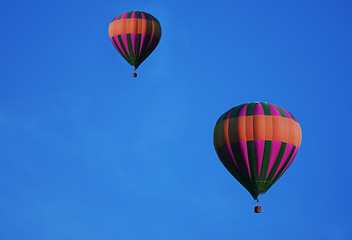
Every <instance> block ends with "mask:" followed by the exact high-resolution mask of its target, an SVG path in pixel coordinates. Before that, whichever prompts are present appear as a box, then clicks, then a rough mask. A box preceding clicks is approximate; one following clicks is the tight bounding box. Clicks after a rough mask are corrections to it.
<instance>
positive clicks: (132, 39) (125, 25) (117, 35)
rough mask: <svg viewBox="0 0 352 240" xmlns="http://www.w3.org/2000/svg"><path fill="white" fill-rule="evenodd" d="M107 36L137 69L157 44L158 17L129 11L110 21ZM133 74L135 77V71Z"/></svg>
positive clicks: (159, 32) (159, 34)
mask: <svg viewBox="0 0 352 240" xmlns="http://www.w3.org/2000/svg"><path fill="white" fill-rule="evenodd" d="M109 36H110V39H111V42H112V44H113V45H114V47H115V48H116V50H117V51H118V52H119V53H120V54H121V56H122V57H123V58H124V59H125V60H126V61H127V62H128V63H129V64H131V65H132V66H134V67H135V69H134V70H137V68H138V67H139V65H140V64H141V63H142V62H143V61H144V60H145V59H146V58H147V57H148V56H149V55H150V54H151V53H152V52H153V50H154V49H155V48H156V46H157V45H158V43H159V41H160V38H161V26H160V23H159V21H158V19H156V18H155V17H153V16H152V15H150V14H149V13H146V12H142V11H129V12H125V13H121V14H119V15H118V16H117V17H115V18H114V19H113V20H112V21H111V23H110V25H109ZM133 76H134V77H136V76H137V73H133Z"/></svg>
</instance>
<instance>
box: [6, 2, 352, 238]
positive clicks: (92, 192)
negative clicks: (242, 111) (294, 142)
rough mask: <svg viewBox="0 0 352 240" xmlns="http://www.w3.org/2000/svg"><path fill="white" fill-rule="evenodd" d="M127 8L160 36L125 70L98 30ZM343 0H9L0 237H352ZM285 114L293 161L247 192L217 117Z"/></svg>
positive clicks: (347, 32)
mask: <svg viewBox="0 0 352 240" xmlns="http://www.w3.org/2000/svg"><path fill="white" fill-rule="evenodd" d="M128 10H141V11H145V12H148V13H150V14H152V15H154V16H155V17H157V18H158V19H159V21H160V23H161V27H162V38H161V41H160V43H159V45H158V47H157V48H156V50H155V51H154V52H153V53H152V55H151V56H150V57H149V58H148V59H147V60H146V61H145V62H144V63H142V65H141V66H140V67H139V69H138V71H137V72H138V77H137V78H132V72H133V67H132V66H130V65H128V64H127V62H125V60H124V59H123V58H122V57H121V56H120V55H119V54H118V53H117V51H116V50H115V49H114V47H113V46H112V44H111V42H110V40H109V36H108V26H109V23H110V21H111V19H112V18H113V17H115V16H116V15H118V14H119V13H122V12H125V11H128ZM351 10H352V4H351V3H350V2H349V1H278V0H277V1H265V2H264V1H221V0H220V1H213V2H204V1H184V0H180V1H122V2H119V1H90V0H87V1H67V0H63V1H43V0H34V1H19V0H14V1H7V2H3V3H2V7H1V9H0V11H1V14H0V22H1V32H2V37H1V38H0V46H1V57H0V64H1V65H0V66H1V71H0V79H1V80H0V146H1V147H0V163H1V167H0V193H1V194H0V239H6V240H12V239H16V240H17V239H28V240H30V239H35V240H41V239H43V240H44V239H45V240H55V239H60V240H61V239H85V240H89V239H106V240H110V239H121V240H134V239H147V240H149V239H151V240H154V239H165V240H173V239H192V240H193V239H203V240H206V239H237V238H238V239H350V236H351V234H352V230H351V228H350V215H351V213H352V212H351V207H350V199H351V193H350V192H349V190H348V189H349V188H350V186H351V182H352V179H351V174H350V170H349V169H350V168H351V167H352V163H351V154H350V146H351V137H350V136H351V130H352V129H351V124H350V119H351V117H352V110H351V107H350V104H349V98H350V90H351V84H350V81H351V76H352V47H351V42H352V32H351V29H352V26H351V25H352V16H351ZM250 101H264V102H269V103H274V104H277V105H279V106H282V107H284V108H285V109H287V110H288V111H290V112H292V113H293V114H294V115H295V116H296V117H297V119H298V121H299V122H300V125H301V128H302V133H303V137H302V144H301V148H300V150H299V152H298V155H297V157H296V159H295V161H294V162H293V164H292V165H291V166H290V168H289V169H288V170H287V171H286V173H285V174H284V175H283V176H282V177H281V179H280V180H279V181H278V182H277V183H276V184H275V185H274V186H273V187H272V188H271V189H270V190H269V191H268V192H267V193H266V194H265V195H263V196H262V197H261V203H262V213H261V214H254V213H253V207H254V202H253V199H252V197H251V196H250V194H249V193H248V192H246V190H245V189H244V188H243V187H242V186H241V185H240V184H239V183H238V182H236V180H235V179H234V178H232V177H231V175H230V174H229V173H228V172H227V171H226V169H225V168H224V167H223V166H222V164H221V162H220V161H219V160H218V158H217V156H216V153H215V150H214V147H213V142H212V140H213V139H212V135H213V129H214V126H215V123H216V121H217V119H218V117H219V116H220V115H221V114H222V113H224V112H225V111H227V110H228V109H230V108H232V107H234V106H236V105H239V104H242V103H246V102H250Z"/></svg>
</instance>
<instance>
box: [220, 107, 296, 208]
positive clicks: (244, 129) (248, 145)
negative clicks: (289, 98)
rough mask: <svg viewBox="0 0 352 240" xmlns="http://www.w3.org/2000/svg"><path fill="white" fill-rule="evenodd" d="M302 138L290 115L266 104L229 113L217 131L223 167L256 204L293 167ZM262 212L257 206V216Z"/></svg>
mask: <svg viewBox="0 0 352 240" xmlns="http://www.w3.org/2000/svg"><path fill="white" fill-rule="evenodd" d="M301 138H302V133H301V127H300V125H299V123H298V122H297V119H296V118H295V117H294V116H293V115H292V114H291V113H289V112H288V111H286V110H285V109H283V108H282V107H279V106H276V105H274V104H270V103H264V102H252V103H247V104H242V105H239V106H237V107H234V108H232V109H230V110H229V111H227V112H225V113H224V114H223V115H222V116H221V117H220V118H219V120H218V121H217V123H216V125H215V129H214V147H215V150H216V153H217V155H218V157H219V158H220V160H221V162H222V164H223V165H224V166H225V167H226V169H227V170H228V171H229V172H230V173H231V174H232V176H233V177H234V178H235V179H236V180H237V181H238V182H239V183H240V184H242V185H243V186H244V187H245V188H246V189H247V191H248V192H249V193H250V194H251V195H252V197H253V198H254V200H257V202H258V201H259V200H258V196H259V195H260V194H262V193H265V192H266V191H268V189H269V188H270V187H271V186H272V185H273V184H274V183H275V182H276V181H277V180H278V179H279V178H280V177H281V176H282V174H283V173H284V172H285V171H286V169H287V168H288V167H289V166H290V165H291V163H292V161H293V159H294V158H295V157H296V154H297V151H298V148H299V146H300V144H301ZM260 211H261V207H260V206H256V207H255V212H257V213H258V212H260Z"/></svg>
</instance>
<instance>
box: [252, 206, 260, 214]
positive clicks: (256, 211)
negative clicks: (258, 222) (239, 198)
mask: <svg viewBox="0 0 352 240" xmlns="http://www.w3.org/2000/svg"><path fill="white" fill-rule="evenodd" d="M261 211H262V207H261V206H255V207H254V212H255V213H260V212H261Z"/></svg>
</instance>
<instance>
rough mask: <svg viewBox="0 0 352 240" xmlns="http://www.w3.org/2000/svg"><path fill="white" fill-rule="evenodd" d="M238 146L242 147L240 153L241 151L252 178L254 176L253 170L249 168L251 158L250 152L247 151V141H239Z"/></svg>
mask: <svg viewBox="0 0 352 240" xmlns="http://www.w3.org/2000/svg"><path fill="white" fill-rule="evenodd" d="M237 144H238V147H239V149H240V153H241V157H242V159H243V161H244V162H243V163H244V165H245V166H246V169H247V172H248V175H249V177H250V178H252V176H251V171H250V169H249V160H248V152H247V141H239V142H238V143H237Z"/></svg>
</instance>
